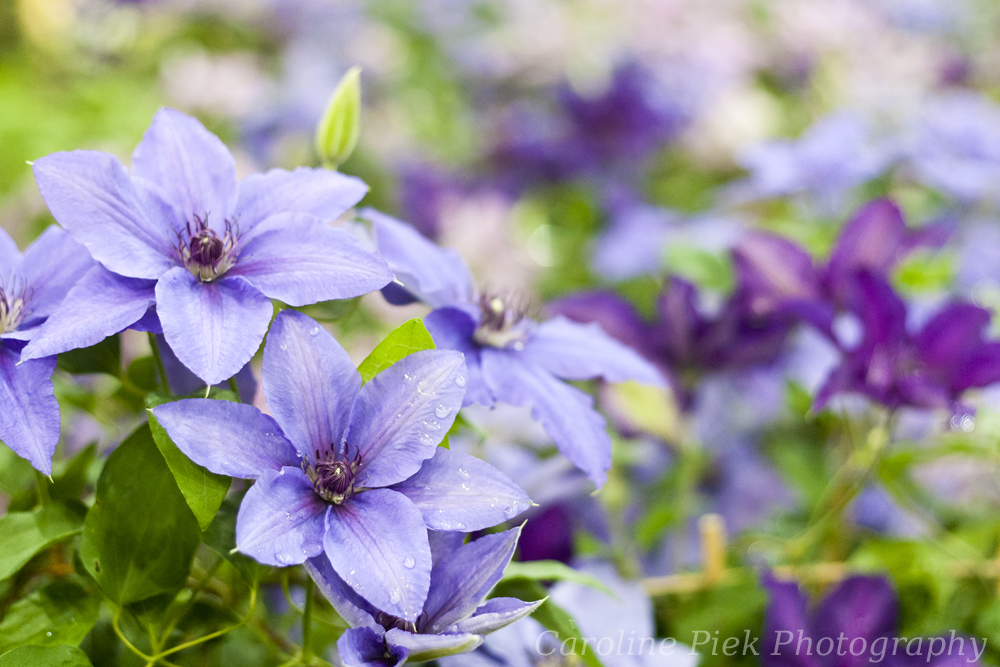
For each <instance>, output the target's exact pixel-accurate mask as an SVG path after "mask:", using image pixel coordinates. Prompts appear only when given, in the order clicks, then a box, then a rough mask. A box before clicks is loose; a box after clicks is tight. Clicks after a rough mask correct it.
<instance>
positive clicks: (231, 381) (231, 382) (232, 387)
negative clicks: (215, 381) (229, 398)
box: [229, 375, 243, 403]
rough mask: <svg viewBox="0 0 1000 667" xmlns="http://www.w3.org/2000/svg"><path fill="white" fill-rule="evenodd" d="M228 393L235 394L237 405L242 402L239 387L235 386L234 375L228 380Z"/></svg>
mask: <svg viewBox="0 0 1000 667" xmlns="http://www.w3.org/2000/svg"><path fill="white" fill-rule="evenodd" d="M229 391H231V392H233V393H234V394H236V400H237V402H239V403H242V402H243V400H242V399H241V398H240V388H239V385H237V384H236V376H235V375H234V376H233V377H231V378H229Z"/></svg>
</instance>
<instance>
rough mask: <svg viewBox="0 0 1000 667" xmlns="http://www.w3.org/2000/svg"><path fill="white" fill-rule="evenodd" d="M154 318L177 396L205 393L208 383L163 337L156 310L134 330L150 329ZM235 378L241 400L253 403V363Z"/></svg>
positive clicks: (224, 384)
mask: <svg viewBox="0 0 1000 667" xmlns="http://www.w3.org/2000/svg"><path fill="white" fill-rule="evenodd" d="M154 320H155V324H156V326H155V328H156V329H159V330H160V331H159V333H158V334H157V336H156V343H157V345H158V346H159V348H160V358H161V359H162V360H163V370H165V371H166V372H167V383H168V384H169V385H170V390H171V391H172V392H174V395H175V396H188V395H192V394H197V393H199V392H200V393H201V394H204V393H205V388H206V387H207V386H208V385H207V384H206V383H205V381H204V380H202V379H201V378H200V377H198V376H197V375H195V374H194V373H192V372H191V371H190V370H188V367H187V366H185V365H184V364H183V363H181V360H180V359H178V358H177V355H176V354H174V351H173V350H172V349H170V345H169V344H168V343H167V339H166V338H164V337H163V329H162V328H161V327H160V326H159V324H160V319H159V318H158V317H156V312H155V310H154V311H153V312H152V313H150V312H149V311H147V312H146V316H145V317H144V318H143V319H142V320H140V321H138V322H136V323H135V324H133V325H132V327H131V328H132V330H133V331H143V330H147V331H148V330H149V329H151V328H154V327H152V326H149V325H151V324H152V322H153V321H154ZM145 327H148V328H145ZM144 328H145V329H144ZM152 333H156V331H155V330H154V331H153V332H152ZM233 379H234V380H235V381H236V389H237V391H238V393H239V398H240V400H241V401H242V402H243V403H247V404H251V403H253V400H254V396H256V395H257V378H255V377H254V374H253V368H252V366H251V364H246V365H245V366H243V368H241V369H240V372H239V373H237V374H236V375H235V376H234V378H233ZM212 386H213V387H215V388H216V389H225V390H228V389H229V388H230V387H229V383H228V382H219V383H216V384H214V385H212Z"/></svg>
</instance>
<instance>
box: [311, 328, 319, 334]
mask: <svg viewBox="0 0 1000 667" xmlns="http://www.w3.org/2000/svg"><path fill="white" fill-rule="evenodd" d="M309 335H310V336H318V335H319V327H313V328H312V329H310V330H309Z"/></svg>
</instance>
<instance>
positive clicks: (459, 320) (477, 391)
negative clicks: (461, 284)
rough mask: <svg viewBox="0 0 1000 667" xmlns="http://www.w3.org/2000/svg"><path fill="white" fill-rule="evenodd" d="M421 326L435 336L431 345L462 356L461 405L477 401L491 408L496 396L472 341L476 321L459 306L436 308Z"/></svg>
mask: <svg viewBox="0 0 1000 667" xmlns="http://www.w3.org/2000/svg"><path fill="white" fill-rule="evenodd" d="M424 326H426V327H427V331H428V332H429V333H430V334H431V337H432V338H433V339H434V344H435V345H437V346H438V347H439V348H442V349H445V350H455V351H457V352H461V353H462V354H464V355H465V370H466V371H467V374H466V376H465V379H466V386H465V398H464V399H463V401H462V406H463V407H465V406H468V405H472V404H474V403H478V404H480V405H485V406H486V407H488V408H491V407H493V404H494V403H496V398H494V396H493V390H492V389H490V387H489V385H488V384H487V383H486V379H485V378H484V377H483V368H482V356H481V353H480V351H479V347H478V346H477V345H475V343H474V342H473V340H472V334H473V333H474V332H475V330H476V326H477V324H476V321H475V320H473V319H472V317H471V316H470V315H469V314H468V313H467V312H465V311H464V310H461V309H459V308H438V309H437V310H432V311H431V312H430V313H428V314H427V316H426V317H425V318H424Z"/></svg>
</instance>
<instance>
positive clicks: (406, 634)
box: [306, 528, 542, 667]
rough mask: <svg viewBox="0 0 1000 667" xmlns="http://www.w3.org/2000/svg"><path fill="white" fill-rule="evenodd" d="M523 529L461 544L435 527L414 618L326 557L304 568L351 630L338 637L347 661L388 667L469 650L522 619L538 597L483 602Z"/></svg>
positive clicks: (352, 665)
mask: <svg viewBox="0 0 1000 667" xmlns="http://www.w3.org/2000/svg"><path fill="white" fill-rule="evenodd" d="M520 532H521V530H520V529H519V528H515V529H513V530H508V531H505V532H502V533H493V534H491V535H485V536H483V537H480V538H479V539H477V540H475V541H474V542H469V543H468V544H462V538H463V537H464V536H463V535H461V534H448V533H444V534H442V533H435V534H433V539H432V540H431V550H432V552H433V559H434V568H433V569H432V570H431V583H430V592H429V593H428V595H427V601H426V602H425V603H424V608H423V610H422V612H421V613H420V615H419V616H418V617H417V618H416V620H411V619H405V618H400V617H398V616H396V615H395V614H393V613H386V612H384V611H381V610H379V609H378V608H377V607H375V606H372V605H371V604H368V603H367V602H366V601H365V600H363V599H361V598H360V597H358V595H357V594H355V592H354V591H353V590H352V589H351V588H350V587H348V586H346V585H345V584H344V582H343V580H342V579H341V577H339V576H338V575H337V573H336V572H335V571H334V570H333V568H331V567H330V564H329V562H328V561H327V560H326V559H325V558H323V557H319V558H313V559H310V560H309V561H307V562H306V569H307V570H308V571H309V573H310V574H311V575H312V577H313V579H314V580H315V581H316V583H317V585H318V586H319V589H320V590H321V591H323V594H324V595H326V597H327V598H328V599H329V600H330V602H331V604H333V607H334V609H336V610H337V613H339V614H340V615H341V616H342V617H343V618H344V619H345V620H346V621H347V622H348V623H350V624H351V626H352V629H350V630H348V631H347V632H345V633H344V634H343V635H342V636H341V638H340V640H339V641H338V642H337V649H338V651H339V652H340V658H341V660H343V662H344V665H345V667H393V666H395V665H401V664H403V663H404V662H407V661H408V660H409V661H413V662H423V661H425V660H433V659H435V658H440V657H443V656H448V655H456V654H459V653H466V652H468V651H472V650H473V649H475V648H476V647H478V646H479V645H480V644H482V643H483V637H484V636H485V635H487V634H489V633H491V632H494V631H496V630H499V629H500V628H503V627H505V626H507V625H510V624H511V623H513V622H515V621H517V620H520V619H522V618H524V617H525V616H527V615H528V614H530V613H531V612H533V611H534V610H535V609H537V608H538V606H539V605H540V604H541V603H542V601H541V600H539V601H537V602H524V601H522V600H518V599H516V598H492V599H490V600H489V601H487V602H486V603H485V604H483V600H484V599H485V597H486V596H487V595H488V594H489V592H490V591H491V590H492V589H493V587H494V586H495V585H496V583H497V582H498V581H499V580H500V577H502V576H503V571H504V568H506V567H507V564H508V563H509V562H510V559H511V557H512V556H513V555H514V548H515V547H516V546H517V538H518V535H519V534H520Z"/></svg>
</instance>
